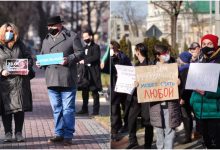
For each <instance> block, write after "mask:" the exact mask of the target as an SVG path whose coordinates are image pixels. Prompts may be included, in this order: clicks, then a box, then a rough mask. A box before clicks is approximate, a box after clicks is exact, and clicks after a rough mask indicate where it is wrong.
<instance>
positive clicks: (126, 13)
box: [119, 1, 145, 37]
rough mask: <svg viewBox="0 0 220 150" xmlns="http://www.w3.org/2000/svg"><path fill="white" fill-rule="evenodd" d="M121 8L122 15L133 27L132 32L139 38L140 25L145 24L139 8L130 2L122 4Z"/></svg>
mask: <svg viewBox="0 0 220 150" xmlns="http://www.w3.org/2000/svg"><path fill="white" fill-rule="evenodd" d="M120 5H121V7H120V8H119V9H120V10H119V12H120V14H122V15H123V18H124V19H125V21H126V22H128V24H129V25H130V27H131V32H132V34H133V35H134V36H135V37H138V36H139V32H138V29H139V25H141V24H142V23H143V20H144V17H145V16H143V15H140V14H138V12H139V11H138V9H139V8H138V6H137V5H134V4H133V3H132V2H130V1H125V2H120Z"/></svg>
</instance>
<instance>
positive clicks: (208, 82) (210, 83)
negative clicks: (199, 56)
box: [185, 63, 220, 92]
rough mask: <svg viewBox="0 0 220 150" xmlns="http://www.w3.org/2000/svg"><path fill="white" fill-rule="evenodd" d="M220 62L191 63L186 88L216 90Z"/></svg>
mask: <svg viewBox="0 0 220 150" xmlns="http://www.w3.org/2000/svg"><path fill="white" fill-rule="evenodd" d="M219 72H220V64H214V63H207V64H206V63H191V64H190V67H189V72H188V76H187V80H186V87H185V88H186V89H193V90H196V89H198V90H203V91H210V92H216V91H217V87H218V80H219Z"/></svg>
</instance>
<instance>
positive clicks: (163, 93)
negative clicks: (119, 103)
mask: <svg viewBox="0 0 220 150" xmlns="http://www.w3.org/2000/svg"><path fill="white" fill-rule="evenodd" d="M135 71H136V79H137V82H138V83H139V85H138V87H137V94H138V103H143V102H155V101H166V100H175V99H179V93H178V83H177V82H178V66H177V64H176V63H173V64H162V65H152V66H138V67H136V68H135Z"/></svg>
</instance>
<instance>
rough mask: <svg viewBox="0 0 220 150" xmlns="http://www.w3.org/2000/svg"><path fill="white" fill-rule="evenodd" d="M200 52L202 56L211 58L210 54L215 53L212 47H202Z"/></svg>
mask: <svg viewBox="0 0 220 150" xmlns="http://www.w3.org/2000/svg"><path fill="white" fill-rule="evenodd" d="M201 50H202V52H203V54H205V55H206V56H211V55H212V53H213V52H214V51H215V48H214V47H212V48H210V47H204V48H202V49H201Z"/></svg>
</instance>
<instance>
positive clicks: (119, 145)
mask: <svg viewBox="0 0 220 150" xmlns="http://www.w3.org/2000/svg"><path fill="white" fill-rule="evenodd" d="M144 134H145V132H144V130H143V129H141V130H139V131H138V132H137V137H138V143H139V146H138V147H135V148H134V149H144ZM155 135H156V131H155V130H154V142H153V144H152V149H157V148H156V137H155ZM183 137H184V130H183V124H181V126H180V127H178V128H177V132H176V137H175V139H174V140H175V143H174V149H204V147H203V146H202V139H198V140H196V141H193V142H191V143H188V144H180V143H181V141H182V140H183ZM128 139H129V138H128V133H126V134H124V135H123V134H122V135H121V140H120V141H117V142H111V147H112V148H113V149H125V148H126V147H127V146H128Z"/></svg>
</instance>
